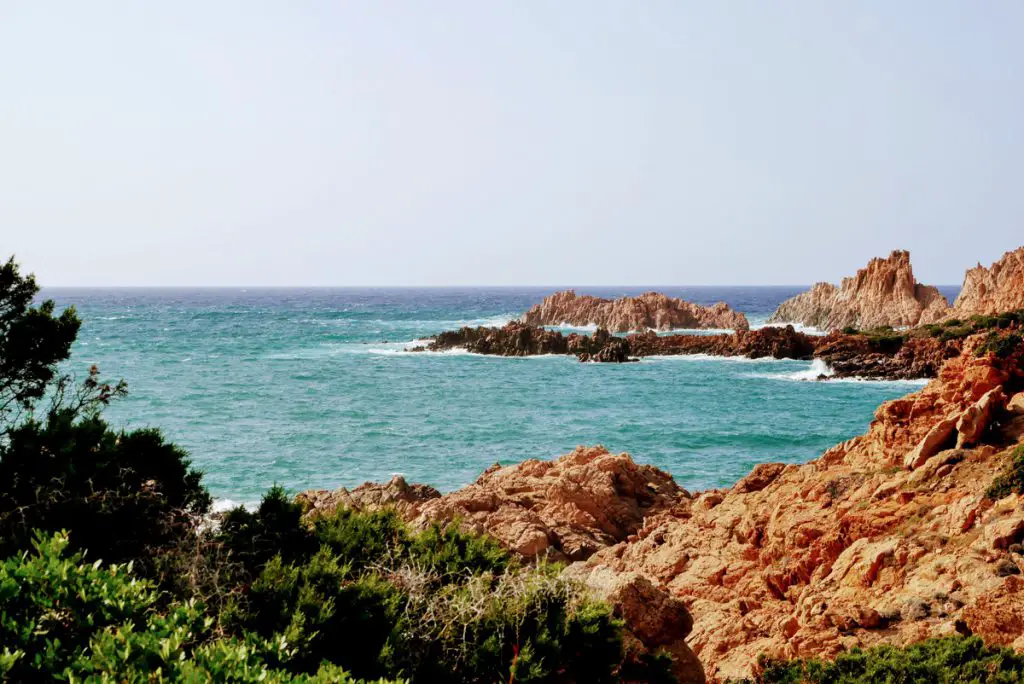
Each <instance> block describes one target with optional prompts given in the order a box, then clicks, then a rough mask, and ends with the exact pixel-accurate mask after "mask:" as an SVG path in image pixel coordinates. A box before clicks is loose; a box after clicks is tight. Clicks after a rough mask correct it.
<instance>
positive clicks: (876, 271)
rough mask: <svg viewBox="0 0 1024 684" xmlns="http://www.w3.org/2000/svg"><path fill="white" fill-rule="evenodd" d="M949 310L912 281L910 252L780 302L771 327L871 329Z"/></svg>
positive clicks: (911, 322)
mask: <svg viewBox="0 0 1024 684" xmlns="http://www.w3.org/2000/svg"><path fill="white" fill-rule="evenodd" d="M948 311H949V303H948V302H947V301H946V299H945V297H943V296H942V295H941V294H940V293H939V291H938V290H937V289H936V288H934V287H930V286H926V285H921V284H919V283H918V282H917V281H916V280H915V279H914V272H913V270H912V269H911V267H910V253H909V252H906V251H900V250H897V251H894V252H893V253H892V254H890V255H889V257H888V258H886V259H882V258H876V259H872V260H871V261H870V262H869V263H868V265H867V266H866V267H865V268H862V269H860V270H859V271H857V274H856V275H855V276H852V277H850V278H844V279H843V282H842V283H841V284H840V286H839V287H836V286H835V285H832V284H831V283H817V284H816V285H814V286H813V287H812V288H811V289H810V290H808V291H807V292H804V293H802V294H799V295H797V296H796V297H793V298H792V299H789V300H787V301H785V302H783V303H782V304H781V305H780V306H779V308H778V309H776V311H775V313H773V314H772V315H771V317H770V318H769V319H768V322H769V323H799V324H801V325H807V326H813V327H815V328H819V329H821V330H839V329H842V328H845V327H854V328H858V329H870V328H878V327H884V326H891V327H904V326H914V325H918V324H923V323H933V322H935V321H938V320H940V319H942V318H943V317H944V316H945V315H946V314H947V313H948Z"/></svg>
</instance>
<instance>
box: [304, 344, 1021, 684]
mask: <svg viewBox="0 0 1024 684" xmlns="http://www.w3.org/2000/svg"><path fill="white" fill-rule="evenodd" d="M1005 334H1007V335H1010V333H1009V332H1007V333H1005ZM984 337H985V335H976V336H974V337H971V338H968V339H966V340H964V341H962V342H960V343H959V344H960V346H959V347H958V349H959V350H960V352H961V353H960V354H959V355H957V356H955V357H954V358H951V359H947V360H946V361H945V362H944V363H943V364H942V366H941V369H940V370H939V372H938V377H937V378H936V379H935V380H933V381H932V382H931V383H929V384H928V385H927V386H926V387H925V388H923V389H922V390H921V391H919V392H916V393H914V394H910V395H908V396H906V397H903V398H901V399H896V400H894V401H890V402H887V403H885V404H883V405H882V406H880V407H879V409H878V410H877V411H876V413H875V419H874V421H873V422H872V423H871V426H870V428H869V429H868V431H867V432H866V433H865V434H864V435H862V436H859V437H855V438H854V439H851V440H849V441H847V442H844V443H842V444H839V445H837V446H835V447H833V448H832V449H829V450H828V451H826V452H825V453H824V454H823V455H822V456H821V457H820V458H819V459H817V460H816V461H813V462H811V463H808V464H805V465H786V464H781V463H767V464H762V465H759V466H757V467H756V468H754V470H753V471H752V472H751V473H750V474H749V475H748V476H746V477H744V478H743V479H741V480H740V481H739V482H738V483H737V484H736V485H735V486H734V487H732V488H730V489H723V490H713V491H707V492H703V493H700V494H698V495H690V494H689V493H687V492H686V491H685V490H683V489H681V488H679V487H678V486H677V485H676V484H675V483H674V482H673V480H672V478H671V477H670V476H669V475H668V474H667V473H664V472H662V471H660V470H658V469H657V468H654V467H651V466H644V465H637V464H636V463H634V462H633V461H632V460H631V459H630V458H629V456H627V455H625V454H619V455H614V454H611V453H609V452H608V451H606V450H605V449H602V448H600V447H595V448H583V447H581V448H578V449H577V450H576V451H574V452H572V453H571V454H568V455H566V456H563V457H562V458H559V459H557V460H555V461H552V462H542V461H536V460H530V461H525V462H523V463H521V464H518V465H514V466H506V467H501V466H495V467H493V468H491V469H489V470H488V471H487V472H485V473H484V474H483V475H482V476H481V477H480V479H479V480H478V481H477V482H476V483H474V484H473V485H470V486H469V487H467V488H465V489H462V490H460V491H457V492H453V493H451V494H446V495H443V496H437V495H436V492H430V491H426V490H424V491H410V488H409V486H408V485H405V484H404V483H399V482H396V481H395V480H392V482H391V483H389V484H388V485H385V486H383V487H377V488H373V487H366V488H357V489H356V490H353V491H352V492H346V495H345V496H340V497H337V499H338V500H339V501H342V500H348V499H351V500H353V501H354V502H355V504H354V505H357V506H363V507H367V506H378V505H386V502H388V501H396V502H398V504H397V505H399V507H400V511H401V513H402V515H403V517H405V519H407V520H409V521H410V522H411V523H412V524H413V525H415V526H425V525H428V524H430V523H431V522H432V521H435V520H439V521H445V522H447V521H453V520H461V521H462V524H464V525H466V526H468V527H469V528H470V529H473V530H475V531H478V532H483V533H487V534H490V535H492V536H493V537H495V538H496V539H498V540H499V541H501V542H502V543H504V544H505V545H506V546H508V547H509V548H510V549H512V550H514V551H516V552H517V553H519V554H520V555H522V556H524V557H537V556H546V557H553V558H558V559H562V560H566V561H570V562H571V563H570V565H568V567H567V568H566V569H565V571H564V572H565V573H566V574H568V575H570V576H572V577H574V578H576V579H578V580H579V581H581V582H583V583H585V584H586V585H587V586H588V587H590V588H591V591H593V592H594V594H595V595H596V596H600V597H602V598H604V599H605V600H607V601H609V603H610V604H611V605H612V606H613V607H614V610H615V611H616V613H617V614H618V615H620V616H621V617H622V618H623V620H624V621H625V623H626V625H627V628H628V629H629V632H630V637H629V638H630V639H631V640H632V641H630V642H629V643H630V644H634V643H635V647H636V648H637V649H640V650H641V651H642V652H649V651H652V650H658V649H665V650H668V651H670V652H672V653H674V654H676V658H677V668H678V673H679V674H680V676H681V677H682V681H702V679H703V677H704V673H705V672H706V673H707V675H708V677H709V679H711V680H714V681H724V680H727V679H729V678H744V677H749V676H751V675H753V674H755V670H756V668H757V662H758V656H759V655H761V654H766V655H770V656H774V657H781V658H793V657H811V656H814V657H831V656H834V655H835V654H836V653H838V652H839V651H840V650H843V649H848V648H850V647H854V646H871V645H875V644H878V643H895V644H906V643H910V642H914V641H918V640H921V639H924V638H927V637H931V636H938V635H944V634H950V633H954V632H959V633H974V634H978V635H980V636H981V637H983V638H984V639H985V640H986V641H988V642H989V643H993V644H1002V645H1007V646H1012V647H1014V648H1017V649H1024V635H1022V631H1021V628H1020V626H1021V625H1022V624H1024V582H1022V580H1021V576H1022V571H1024V555H1022V551H1024V547H1022V544H1024V496H1021V495H1018V494H1016V493H1010V494H1008V495H1006V496H1003V497H1002V498H1000V499H998V500H991V499H989V498H987V494H986V491H987V490H988V488H989V485H990V484H991V483H992V482H993V481H994V480H995V479H996V478H997V477H998V476H999V475H1000V474H1001V473H1002V472H1003V471H1004V470H1005V469H1006V468H1007V467H1008V465H1009V463H1010V462H1011V460H1012V458H1013V453H1014V451H1015V450H1016V449H1018V448H1024V446H1022V444H1024V442H1022V440H1024V344H1021V343H1020V342H1019V338H1016V339H1017V341H1016V342H1015V344H1016V347H1015V348H1014V349H1013V350H1012V351H1011V353H1009V354H1002V355H997V354H995V353H981V352H982V351H983V348H982V347H981V346H980V345H981V343H982V342H983V341H984ZM357 492H358V495H357ZM318 496H320V497H321V498H322V497H323V496H324V495H322V494H321V495H318ZM314 508H316V507H315V506H314ZM318 510H325V508H324V507H323V506H321V507H319V508H318ZM687 634H688V635H689V636H688V637H687V638H686V640H685V641H683V637H684V636H686V635H687ZM694 654H696V659H694V657H693V655H694ZM698 660H699V662H698ZM701 664H702V665H703V671H702V669H701V668H700V667H699V666H700V665H701Z"/></svg>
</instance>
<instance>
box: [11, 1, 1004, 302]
mask: <svg viewBox="0 0 1024 684" xmlns="http://www.w3.org/2000/svg"><path fill="white" fill-rule="evenodd" d="M1022 26H1024V3H1021V2H1019V0H989V1H987V2H983V3H979V2H968V1H967V0H963V1H962V2H946V1H943V0H938V1H933V0H929V1H927V2H926V1H925V0H918V1H913V0H907V1H905V2H883V1H880V0H879V1H872V0H866V1H864V2H838V1H836V2H821V1H820V0H807V1H802V2H800V1H787V0H777V1H775V2H763V1H761V0H746V1H745V0H731V1H729V2H708V1H706V0H700V1H688V0H666V1H664V2H662V1H658V0H644V1H643V2H627V1H625V0H620V1H617V2H602V1H600V0H587V1H576V0H559V1H558V2H550V1H543V2H541V1H539V0H525V1H522V2H498V1H497V0H483V1H481V0H466V1H461V0H442V1H441V2H430V3H428V2H419V1H412V0H410V1H399V0H395V1H394V2H390V1H384V2H344V1H338V0H332V1H330V2H328V1H324V2H315V1H312V0H309V1H307V2H293V3H286V2H278V1H263V0H245V1H244V2H242V1H238V2H233V1H231V0H219V1H218V2H209V1H208V0H206V1H203V2H199V1H193V0H174V2H159V3H157V2H134V1H128V0H125V1H123V2H109V1H104V0H93V1H92V2H88V3H84V2H77V1H75V0H65V1H58V0H0V65H2V66H0V254H4V255H5V256H6V254H10V253H13V254H15V255H16V256H17V258H18V260H19V261H20V262H21V263H22V265H23V267H24V268H25V269H26V270H28V271H33V272H35V273H36V274H37V276H38V277H39V280H40V282H42V283H43V284H44V285H51V286H55V285H63V286H66V285H88V286H95V285H191V286H203V285H226V286H230V285H237V286H246V285H323V286H329V285H547V284H559V285H574V284H575V285H586V284H589V285H601V284H617V285H630V284H677V285H701V284H704V285H724V284H736V285H747V284H803V283H810V282H814V281H818V280H831V281H838V280H839V279H840V278H841V277H842V276H844V275H849V274H852V273H853V271H855V270H856V269H857V268H859V267H861V266H863V265H864V264H865V263H866V262H867V260H868V259H869V258H871V257H872V256H878V255H885V254H887V253H888V252H889V251H890V250H892V249H895V248H902V249H909V250H910V251H911V255H912V260H913V264H914V268H915V273H916V274H917V276H918V278H919V280H921V281H923V282H927V283H936V284H940V283H941V284H958V283H959V282H960V281H961V280H962V277H963V272H964V270H965V269H966V268H967V267H969V266H972V265H974V264H975V263H977V262H983V263H985V264H989V263H991V262H992V261H994V260H995V259H997V258H998V257H999V256H1000V255H1001V254H1002V253H1003V252H1005V251H1007V250H1009V249H1012V248H1015V247H1018V246H1020V245H1021V244H1024V224H1022V221H1021V216H1022V213H1024V212H1022V210H1024V192H1022V191H1021V179H1022V178H1024V87H1022V80H1021V79H1022V75H1024V41H1022V40H1021V39H1020V37H1021V28H1022Z"/></svg>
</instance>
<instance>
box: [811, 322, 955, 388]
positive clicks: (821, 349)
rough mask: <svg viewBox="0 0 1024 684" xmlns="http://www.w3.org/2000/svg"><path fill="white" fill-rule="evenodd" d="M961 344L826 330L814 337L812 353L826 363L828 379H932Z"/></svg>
mask: <svg viewBox="0 0 1024 684" xmlns="http://www.w3.org/2000/svg"><path fill="white" fill-rule="evenodd" d="M962 344H963V342H962V341H961V340H942V339H939V338H937V337H925V336H893V337H891V338H885V337H882V338H877V337H871V336H868V335H845V334H842V333H829V334H828V335H827V336H825V337H823V338H818V340H817V345H816V348H815V351H814V356H815V358H819V359H821V360H822V361H824V362H825V363H826V364H827V365H828V367H829V371H830V375H829V378H832V379H838V378H867V379H873V380H917V379H921V378H934V377H935V376H936V375H937V374H938V372H939V369H940V368H941V367H942V364H943V363H945V362H946V360H947V359H951V358H953V357H955V356H958V355H959V354H960V348H961V346H962Z"/></svg>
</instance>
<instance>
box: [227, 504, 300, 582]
mask: <svg viewBox="0 0 1024 684" xmlns="http://www.w3.org/2000/svg"><path fill="white" fill-rule="evenodd" d="M216 538H217V540H218V541H220V542H221V543H223V544H224V547H225V548H226V549H227V550H228V551H229V552H230V553H231V554H232V557H233V559H234V560H235V561H237V562H238V563H239V564H240V565H241V567H242V568H243V570H244V571H245V572H246V573H247V574H248V576H249V577H255V576H256V575H258V574H259V572H260V570H261V568H263V566H264V565H265V564H266V563H267V562H268V561H269V560H270V559H271V558H274V557H275V556H281V557H282V558H283V559H284V560H285V562H292V561H296V560H301V559H304V558H307V557H309V556H311V555H312V554H314V553H316V551H317V549H318V548H319V546H320V545H319V544H318V543H317V541H316V539H315V538H314V537H313V534H312V533H311V532H310V530H309V529H308V528H307V527H306V526H305V525H304V524H303V522H302V507H301V506H300V505H299V504H297V503H296V502H295V501H293V500H292V499H291V498H290V497H289V496H288V494H287V492H285V490H284V488H283V487H280V486H276V485H275V486H274V487H271V488H270V490H269V491H268V492H267V493H266V494H264V495H263V499H262V500H261V501H260V505H259V507H258V508H257V509H256V510H255V511H252V512H250V511H248V510H247V509H246V508H245V507H243V506H238V507H237V508H234V509H231V510H229V511H227V512H226V513H224V516H223V517H222V518H221V521H220V527H219V530H218V534H217V535H216Z"/></svg>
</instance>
